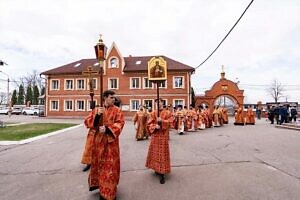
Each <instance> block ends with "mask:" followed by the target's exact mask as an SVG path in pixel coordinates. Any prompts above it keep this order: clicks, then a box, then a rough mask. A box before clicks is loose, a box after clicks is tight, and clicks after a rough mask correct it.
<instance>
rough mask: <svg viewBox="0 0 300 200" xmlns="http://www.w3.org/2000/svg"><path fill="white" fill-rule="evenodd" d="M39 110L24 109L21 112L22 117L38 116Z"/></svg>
mask: <svg viewBox="0 0 300 200" xmlns="http://www.w3.org/2000/svg"><path fill="white" fill-rule="evenodd" d="M39 113H40V110H39V109H38V108H33V107H25V108H23V110H22V114H23V115H39Z"/></svg>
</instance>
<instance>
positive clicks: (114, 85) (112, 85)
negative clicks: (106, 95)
mask: <svg viewBox="0 0 300 200" xmlns="http://www.w3.org/2000/svg"><path fill="white" fill-rule="evenodd" d="M108 88H109V89H118V79H117V78H110V79H108Z"/></svg>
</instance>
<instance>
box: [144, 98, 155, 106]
mask: <svg viewBox="0 0 300 200" xmlns="http://www.w3.org/2000/svg"><path fill="white" fill-rule="evenodd" d="M144 105H145V106H146V107H147V108H149V107H151V108H153V100H150V99H144Z"/></svg>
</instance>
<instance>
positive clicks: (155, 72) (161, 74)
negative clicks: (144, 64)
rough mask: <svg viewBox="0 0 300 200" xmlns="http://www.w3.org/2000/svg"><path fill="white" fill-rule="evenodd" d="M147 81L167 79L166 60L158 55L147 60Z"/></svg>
mask: <svg viewBox="0 0 300 200" xmlns="http://www.w3.org/2000/svg"><path fill="white" fill-rule="evenodd" d="M148 79H149V81H165V80H167V62H166V61H165V60H164V59H163V58H162V57H160V56H155V57H153V58H151V59H150V60H149V61H148Z"/></svg>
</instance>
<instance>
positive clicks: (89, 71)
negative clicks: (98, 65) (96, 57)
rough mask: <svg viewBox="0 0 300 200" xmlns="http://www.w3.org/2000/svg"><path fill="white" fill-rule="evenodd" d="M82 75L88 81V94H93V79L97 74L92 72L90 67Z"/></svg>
mask: <svg viewBox="0 0 300 200" xmlns="http://www.w3.org/2000/svg"><path fill="white" fill-rule="evenodd" d="M82 74H83V75H86V76H87V77H88V79H89V87H90V88H89V89H90V92H92V93H93V92H94V87H93V77H94V76H96V75H97V74H98V71H94V70H93V67H92V66H88V67H87V71H83V72H82Z"/></svg>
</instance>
